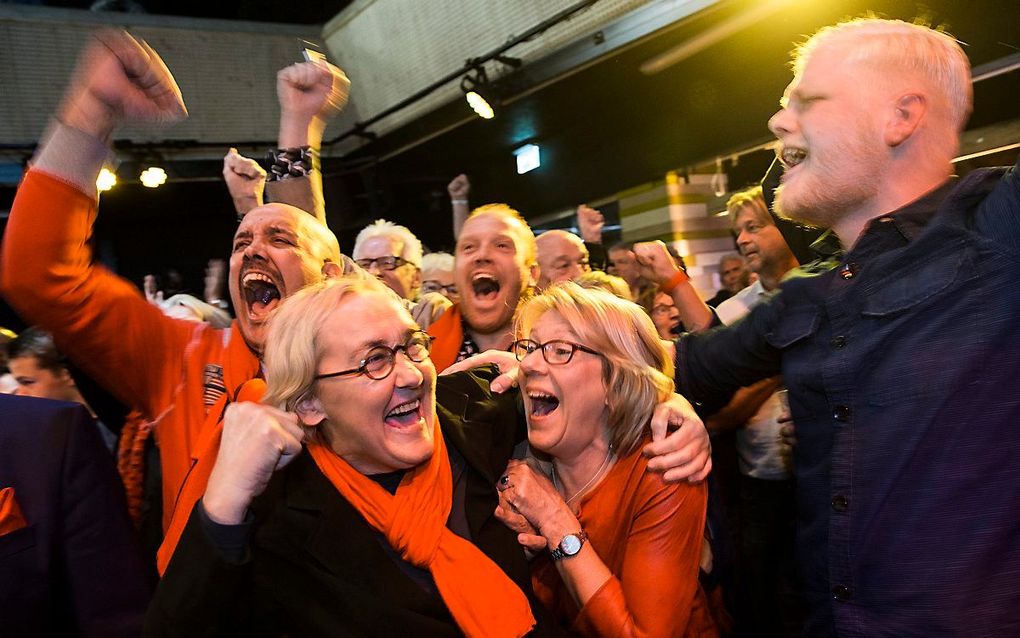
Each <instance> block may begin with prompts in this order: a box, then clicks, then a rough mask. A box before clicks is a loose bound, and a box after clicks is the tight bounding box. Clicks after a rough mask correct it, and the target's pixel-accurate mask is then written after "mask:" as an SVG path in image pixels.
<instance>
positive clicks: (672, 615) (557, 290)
mask: <svg viewBox="0 0 1020 638" xmlns="http://www.w3.org/2000/svg"><path fill="white" fill-rule="evenodd" d="M517 329H518V334H519V335H520V336H521V337H523V338H522V339H520V340H518V341H516V342H515V343H514V346H513V349H514V352H515V354H516V356H517V358H518V359H519V360H520V377H519V378H520V384H521V390H522V393H523V394H524V406H525V411H526V414H527V420H528V440H529V442H530V444H531V448H532V451H533V452H534V453H535V454H536V455H538V456H540V457H547V458H548V460H549V461H551V472H550V473H549V474H548V475H546V474H545V473H544V472H542V471H540V470H537V469H534V467H533V465H529V464H527V463H524V462H520V461H511V463H510V465H509V467H508V468H507V472H506V474H505V475H504V476H502V477H501V478H500V479H499V481H498V483H497V489H498V490H500V502H501V507H500V513H499V515H500V516H501V518H504V520H506V521H507V522H508V523H510V524H511V526H512V527H514V528H515V529H518V530H521V529H524V528H523V524H524V523H523V522H522V521H521V520H520V519H518V518H517V517H518V516H522V517H523V518H524V519H526V522H527V523H528V524H530V528H529V529H528V532H530V533H523V534H522V535H521V536H520V537H519V539H520V541H521V542H522V543H523V544H525V545H527V546H529V547H531V548H533V549H542V548H544V549H548V550H549V551H548V552H541V553H540V554H539V556H538V557H537V558H536V559H535V561H534V562H533V564H532V582H533V586H534V587H535V593H536V595H537V596H538V598H539V600H540V601H541V602H542V603H543V604H544V605H545V606H546V607H547V608H549V609H551V610H552V611H553V613H554V614H555V616H556V617H557V619H558V620H559V622H560V623H561V624H562V625H564V626H566V627H568V628H569V629H570V630H571V631H572V632H574V633H576V634H578V635H583V636H715V635H717V632H716V629H715V626H714V624H713V622H712V619H711V617H710V615H709V611H708V608H707V606H706V600H705V597H704V593H703V592H702V590H701V588H700V587H699V584H698V563H699V558H700V555H701V543H702V537H703V532H704V524H705V507H706V498H707V494H706V488H705V486H704V484H690V483H686V482H685V483H666V482H665V481H663V479H662V478H661V476H659V475H657V474H655V473H651V472H647V471H646V466H647V464H648V460H647V459H646V458H645V457H644V456H643V455H642V453H641V447H642V443H644V442H647V440H648V435H647V432H648V428H647V425H648V422H649V419H650V417H651V415H652V411H653V408H654V407H655V405H656V404H657V403H658V402H660V401H661V400H663V398H664V397H666V396H669V395H670V393H671V392H672V391H673V381H672V379H673V365H672V362H671V361H670V358H669V356H668V354H667V350H666V348H665V347H664V346H663V343H662V342H661V341H660V339H659V336H658V334H657V333H656V330H655V327H654V326H653V325H652V322H651V320H650V319H649V318H648V316H647V315H646V314H645V313H644V311H642V310H641V308H640V307H638V306H637V305H635V304H633V303H630V302H627V301H624V300H621V299H619V298H617V297H615V296H613V295H612V294H610V293H608V292H606V291H603V290H594V289H592V290H586V289H583V288H581V287H580V286H578V285H576V284H574V283H565V284H559V285H556V286H553V287H552V288H550V289H548V290H547V291H546V292H545V293H543V294H541V295H539V296H537V297H534V298H533V299H531V300H529V301H528V302H527V303H526V304H525V305H524V306H523V307H522V309H521V311H520V314H519V316H518V325H517Z"/></svg>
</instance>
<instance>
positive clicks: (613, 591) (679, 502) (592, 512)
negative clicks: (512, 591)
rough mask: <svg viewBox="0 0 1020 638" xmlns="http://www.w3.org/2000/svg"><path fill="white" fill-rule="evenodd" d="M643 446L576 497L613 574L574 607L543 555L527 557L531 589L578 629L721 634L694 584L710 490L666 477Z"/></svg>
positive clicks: (635, 633)
mask: <svg viewBox="0 0 1020 638" xmlns="http://www.w3.org/2000/svg"><path fill="white" fill-rule="evenodd" d="M646 442H647V441H646ZM641 447H643V444H642V445H641V446H638V449H637V451H635V452H633V453H632V454H629V455H627V456H624V457H622V458H620V459H619V460H618V461H617V462H616V464H615V465H614V466H613V467H612V469H610V471H609V473H608V474H606V477H605V478H604V479H603V480H602V482H601V483H599V484H598V486H597V487H596V488H595V489H594V490H592V491H591V492H589V493H588V494H586V495H585V496H583V497H582V500H581V503H580V513H579V515H578V518H579V520H580V521H581V526H582V527H583V528H584V530H585V531H586V532H587V533H588V542H589V543H591V547H592V549H594V550H595V552H596V553H597V554H598V556H599V558H601V559H602V562H603V563H605V565H606V567H608V568H609V571H611V572H612V574H613V576H612V577H611V578H610V579H609V580H608V581H606V583H605V584H604V585H603V586H602V587H601V588H600V589H599V591H598V592H596V593H595V595H594V596H592V598H590V599H589V600H588V602H587V604H585V606H584V607H583V608H582V609H580V610H579V609H578V608H577V605H576V603H575V602H574V599H573V597H572V596H571V594H570V592H569V591H568V590H567V587H566V585H565V584H564V583H563V580H562V579H561V578H560V574H559V571H558V570H557V569H556V565H555V564H554V563H553V562H551V561H550V560H549V558H548V554H544V555H542V556H540V557H539V558H537V559H536V560H535V562H534V563H532V584H533V585H534V587H535V595H536V596H537V597H538V599H539V601H540V602H542V603H543V604H544V605H545V606H546V607H547V608H548V609H550V610H551V611H552V612H553V613H554V614H555V616H556V618H557V620H559V622H560V624H561V625H562V626H565V627H569V628H570V629H571V632H572V633H574V634H576V635H581V636H604V637H605V636H613V637H621V638H622V637H637V636H649V637H650V636H663V637H665V636H669V637H672V636H686V637H692V636H699V637H701V636H705V637H709V636H718V632H717V630H716V627H715V624H714V622H713V620H712V617H711V614H710V613H709V609H708V606H707V600H706V598H705V594H704V592H703V591H702V589H701V586H700V585H699V583H698V563H699V560H700V557H701V543H702V536H703V532H704V529H705V508H706V504H707V502H708V491H707V488H706V487H705V485H704V484H701V485H689V484H687V483H680V484H666V483H664V482H663V481H662V479H661V477H660V475H658V474H655V473H652V472H647V471H646V467H647V465H648V461H647V459H645V458H644V457H643V456H642V455H641ZM565 560H570V559H569V558H567V559H565Z"/></svg>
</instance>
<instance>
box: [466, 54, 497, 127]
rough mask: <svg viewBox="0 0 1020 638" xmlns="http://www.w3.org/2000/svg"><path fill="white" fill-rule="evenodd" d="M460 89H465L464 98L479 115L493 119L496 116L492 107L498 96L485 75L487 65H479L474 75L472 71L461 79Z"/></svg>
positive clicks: (486, 118)
mask: <svg viewBox="0 0 1020 638" xmlns="http://www.w3.org/2000/svg"><path fill="white" fill-rule="evenodd" d="M460 90H461V91H464V98H465V99H467V103H468V105H470V106H471V109H472V110H473V111H474V112H475V113H476V114H477V115H478V117H480V118H482V119H485V120H491V119H492V118H493V117H495V116H496V111H495V109H493V107H492V105H493V104H495V103H496V96H495V93H493V91H492V85H490V84H489V78H488V77H487V76H486V75H485V67H481V66H480V67H478V68H477V69H476V70H475V74H474V75H473V76H472V75H471V74H470V73H468V74H467V75H465V76H464V77H463V78H462V79H461V81H460Z"/></svg>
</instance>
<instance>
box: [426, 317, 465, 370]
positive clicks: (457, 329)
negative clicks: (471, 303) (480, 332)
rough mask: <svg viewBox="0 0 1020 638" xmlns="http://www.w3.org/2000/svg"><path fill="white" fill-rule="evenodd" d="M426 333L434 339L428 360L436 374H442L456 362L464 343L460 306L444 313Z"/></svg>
mask: <svg viewBox="0 0 1020 638" xmlns="http://www.w3.org/2000/svg"><path fill="white" fill-rule="evenodd" d="M428 333H429V334H430V335H432V337H433V338H434V339H435V340H434V341H433V342H432V352H430V353H429V358H430V359H432V364H433V365H435V366H436V372H442V371H443V370H445V369H447V368H449V367H450V366H452V365H453V364H454V363H456V362H457V355H458V354H459V353H460V345H461V344H462V343H463V342H464V327H463V325H462V324H461V321H460V306H459V305H457V304H454V305H453V306H451V307H450V308H448V309H447V310H446V312H444V313H443V314H442V315H441V316H440V317H439V319H437V320H436V322H435V323H434V324H432V325H431V326H429V330H428Z"/></svg>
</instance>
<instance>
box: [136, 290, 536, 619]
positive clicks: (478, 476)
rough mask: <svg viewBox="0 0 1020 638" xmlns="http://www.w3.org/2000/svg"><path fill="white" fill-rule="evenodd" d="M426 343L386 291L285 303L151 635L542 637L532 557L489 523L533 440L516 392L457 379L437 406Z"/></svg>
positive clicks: (304, 296)
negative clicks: (257, 391) (522, 445)
mask: <svg viewBox="0 0 1020 638" xmlns="http://www.w3.org/2000/svg"><path fill="white" fill-rule="evenodd" d="M430 341H431V340H430V337H429V336H428V335H427V334H426V333H424V332H422V331H420V330H419V329H418V326H417V325H416V324H415V323H414V322H413V321H412V319H411V316H410V315H409V314H408V313H407V311H406V310H405V309H404V307H403V306H402V304H401V303H400V300H399V299H397V297H396V295H394V294H393V293H392V292H390V291H389V290H387V289H386V288H384V287H383V285H382V284H381V283H379V282H377V281H375V280H368V279H351V278H345V279H340V280H335V281H330V282H325V283H323V284H318V285H313V286H310V287H308V288H305V289H304V290H302V291H300V292H298V293H296V294H294V295H292V296H291V297H288V299H287V300H285V302H284V303H283V304H282V305H281V307H280V308H279V310H278V311H277V314H276V315H275V316H274V317H273V319H272V320H271V327H270V330H269V334H268V337H267V339H266V346H265V357H264V370H265V375H266V380H267V389H266V395H265V398H264V399H263V403H262V404H255V403H243V402H239V403H234V404H232V405H231V406H230V407H229V408H228V410H227V414H226V417H225V424H224V429H223V439H222V443H221V446H220V452H219V455H218V456H217V459H216V465H215V467H214V468H213V470H212V474H211V476H210V477H209V482H208V486H207V488H206V491H205V494H204V496H203V497H202V500H201V501H199V502H198V504H197V505H196V507H195V509H194V510H193V512H192V515H191V518H190V520H189V521H188V525H187V528H186V529H185V531H184V534H183V535H182V538H181V541H180V543H179V544H178V546H177V549H176V552H175V553H174V556H173V558H172V559H171V561H170V564H169V565H168V568H167V571H166V573H165V575H164V578H163V580H162V582H161V583H160V585H159V588H158V591H157V594H156V598H155V600H154V602H153V604H152V606H151V607H150V610H149V614H148V617H147V621H146V632H147V634H148V635H180V636H198V635H202V636H211V635H224V636H226V635H230V636H234V635H244V636H280V635H291V636H340V635H343V636H412V635H413V636H460V635H466V636H523V635H525V634H528V633H529V632H532V631H535V632H536V633H545V632H543V625H542V623H541V622H536V616H538V618H539V620H540V619H541V614H540V613H537V612H536V613H533V612H532V605H531V602H530V600H529V596H530V594H531V588H530V583H529V574H528V564H527V562H526V560H525V557H524V553H523V552H522V551H521V548H520V546H519V545H518V544H517V542H516V539H515V536H514V534H513V532H511V531H510V530H508V529H507V528H506V527H505V526H504V525H503V524H502V523H501V522H500V521H499V520H498V519H496V518H495V516H494V514H493V511H494V509H495V507H496V503H497V497H496V494H495V491H494V490H493V489H492V485H493V483H494V482H495V480H496V477H497V476H499V473H500V472H501V471H502V469H503V467H504V466H505V464H506V461H507V459H509V458H510V455H511V452H512V450H513V448H514V445H515V444H516V443H517V442H518V441H519V440H521V439H522V438H523V437H524V427H523V423H520V422H519V418H518V410H517V408H516V405H515V401H514V398H513V397H499V396H493V395H491V393H490V392H489V391H488V383H486V382H484V379H483V376H481V374H482V373H481V372H479V373H478V374H471V375H457V376H455V377H451V378H448V379H447V378H444V383H443V384H442V385H441V387H439V388H438V398H439V402H441V403H440V404H441V405H442V406H443V408H442V409H437V383H436V371H435V367H434V366H433V365H432V362H431V361H430V360H429V348H430ZM490 376H494V375H490ZM303 450H304V452H303ZM535 607H536V609H538V606H537V605H536V606H535ZM545 626H547V627H548V626H553V627H554V626H555V624H554V623H551V624H550V623H547V624H546V625H545Z"/></svg>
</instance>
